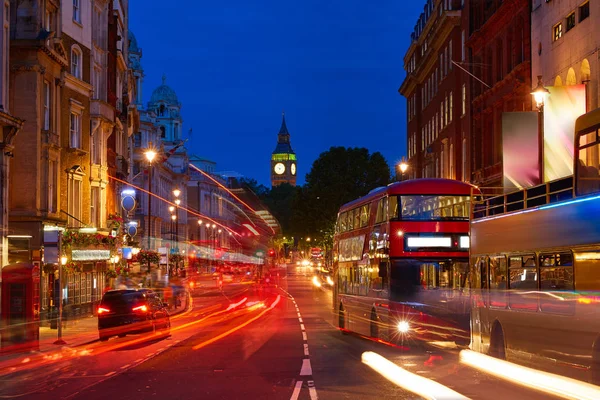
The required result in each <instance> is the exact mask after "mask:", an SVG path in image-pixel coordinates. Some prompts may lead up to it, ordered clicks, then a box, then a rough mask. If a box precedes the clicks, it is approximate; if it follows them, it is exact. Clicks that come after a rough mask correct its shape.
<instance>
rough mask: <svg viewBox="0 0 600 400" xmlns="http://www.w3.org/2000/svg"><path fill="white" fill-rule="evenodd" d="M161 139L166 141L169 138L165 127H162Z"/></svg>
mask: <svg viewBox="0 0 600 400" xmlns="http://www.w3.org/2000/svg"><path fill="white" fill-rule="evenodd" d="M160 137H161V139H164V138H166V137H167V131H166V129H165V127H164V126H161V127H160Z"/></svg>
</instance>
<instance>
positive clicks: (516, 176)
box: [502, 111, 540, 192]
mask: <svg viewBox="0 0 600 400" xmlns="http://www.w3.org/2000/svg"><path fill="white" fill-rule="evenodd" d="M538 152H539V149H538V113H537V111H527V112H505V113H503V114H502V157H503V159H502V166H503V169H504V171H503V172H504V191H505V192H512V191H515V190H517V189H523V188H525V187H530V186H534V185H536V184H538V183H539V180H540V172H539V166H538V164H539V157H538Z"/></svg>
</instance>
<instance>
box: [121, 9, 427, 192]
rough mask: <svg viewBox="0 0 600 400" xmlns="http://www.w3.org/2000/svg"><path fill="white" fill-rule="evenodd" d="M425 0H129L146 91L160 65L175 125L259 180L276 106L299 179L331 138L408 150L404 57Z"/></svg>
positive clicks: (398, 152) (224, 166) (195, 147)
mask: <svg viewBox="0 0 600 400" xmlns="http://www.w3.org/2000/svg"><path fill="white" fill-rule="evenodd" d="M175 3H176V6H175ZM423 5H424V1H399V0H379V1H374V2H367V1H364V0H344V1H341V0H329V1H322V0H319V1H317V0H303V1H297V2H287V1H281V0H278V1H275V0H254V1H248V0H230V1H228V2H220V1H215V2H209V1H198V0H176V2H173V6H165V2H164V0H160V1H159V0H144V1H132V2H130V20H129V21H130V29H131V30H132V31H133V32H134V34H135V36H136V38H137V40H138V44H139V46H140V47H141V48H142V51H143V57H142V65H143V67H144V73H145V75H146V77H145V80H144V88H143V95H144V102H145V103H147V101H148V100H149V98H150V95H151V93H152V91H153V90H154V88H156V87H157V86H158V85H160V83H161V76H162V75H163V73H164V74H166V76H167V84H168V85H169V86H171V87H172V88H173V89H174V90H175V91H176V92H177V95H178V97H179V101H180V102H181V103H182V105H183V107H182V115H183V119H184V129H183V131H184V132H185V134H186V135H187V132H188V130H189V128H193V134H192V137H191V138H190V141H189V142H188V143H187V147H188V149H189V152H190V153H191V154H196V155H199V156H201V157H206V158H209V159H212V160H214V161H216V162H217V164H218V165H217V167H218V170H219V171H236V172H239V173H241V174H242V175H245V176H247V177H251V178H255V179H257V180H258V181H259V182H260V183H263V184H265V185H269V184H270V183H269V182H270V181H269V176H270V175H269V172H270V171H269V168H270V167H269V166H270V155H271V152H272V151H273V150H274V149H275V145H276V141H277V132H278V131H279V127H280V125H281V111H282V110H285V113H286V121H287V126H288V129H289V131H290V133H291V141H292V147H293V148H294V151H295V152H296V154H297V155H298V160H299V161H298V183H299V184H303V183H304V176H305V174H306V173H308V171H309V170H310V166H311V165H312V163H313V161H314V160H315V159H316V158H317V157H318V156H319V154H320V153H321V152H323V151H325V150H327V149H328V148H329V147H331V146H359V147H367V148H368V149H369V150H370V151H372V152H373V151H380V152H381V153H383V155H384V156H385V157H386V159H387V160H388V162H389V163H390V164H392V163H395V162H397V161H398V160H400V158H401V157H402V156H403V155H405V154H406V115H405V114H406V113H405V101H404V98H403V97H402V96H400V94H399V93H398V92H397V90H398V87H399V86H400V84H401V83H402V81H403V79H404V75H405V74H404V69H403V60H402V58H403V56H404V52H405V51H406V49H407V47H408V45H409V42H410V33H411V32H412V30H413V27H414V25H415V22H416V20H417V18H418V16H419V14H420V12H421V11H422V10H423ZM184 137H185V136H184Z"/></svg>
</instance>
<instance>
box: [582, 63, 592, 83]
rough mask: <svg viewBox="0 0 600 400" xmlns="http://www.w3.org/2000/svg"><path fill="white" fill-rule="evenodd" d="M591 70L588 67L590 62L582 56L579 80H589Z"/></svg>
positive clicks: (584, 81)
mask: <svg viewBox="0 0 600 400" xmlns="http://www.w3.org/2000/svg"><path fill="white" fill-rule="evenodd" d="M591 76H592V71H591V69H590V62H589V61H588V59H587V58H584V59H583V61H582V62H581V82H582V83H586V82H589V81H590V77H591Z"/></svg>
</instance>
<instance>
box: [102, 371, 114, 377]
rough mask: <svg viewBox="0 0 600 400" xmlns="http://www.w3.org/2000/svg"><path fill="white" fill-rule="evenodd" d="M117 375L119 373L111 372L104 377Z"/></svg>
mask: <svg viewBox="0 0 600 400" xmlns="http://www.w3.org/2000/svg"><path fill="white" fill-rule="evenodd" d="M116 373H117V371H110V372H109V373H108V374H106V375H104V376H111V375H114V374H116Z"/></svg>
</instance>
